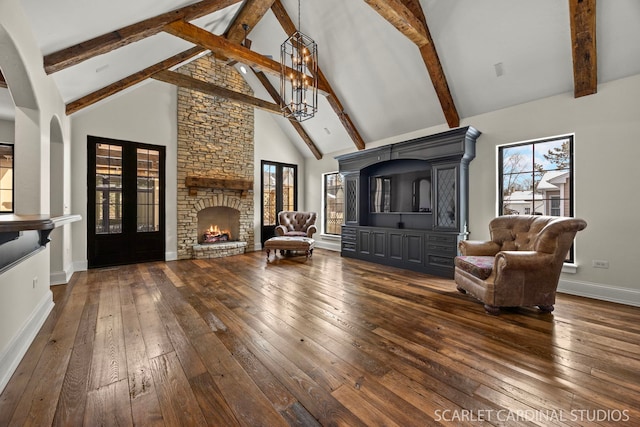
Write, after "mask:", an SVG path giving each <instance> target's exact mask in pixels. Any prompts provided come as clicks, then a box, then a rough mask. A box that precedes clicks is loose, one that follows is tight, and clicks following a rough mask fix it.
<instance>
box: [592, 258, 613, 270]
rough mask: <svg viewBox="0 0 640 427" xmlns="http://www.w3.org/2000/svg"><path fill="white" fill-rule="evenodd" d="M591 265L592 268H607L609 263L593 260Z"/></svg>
mask: <svg viewBox="0 0 640 427" xmlns="http://www.w3.org/2000/svg"><path fill="white" fill-rule="evenodd" d="M591 265H593V267H594V268H609V261H605V260H602V259H594V260H592V261H591Z"/></svg>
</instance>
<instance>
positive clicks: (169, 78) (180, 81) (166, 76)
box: [152, 70, 281, 114]
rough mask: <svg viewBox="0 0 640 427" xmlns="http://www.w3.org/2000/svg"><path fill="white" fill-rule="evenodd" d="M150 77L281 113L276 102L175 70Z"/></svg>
mask: <svg viewBox="0 0 640 427" xmlns="http://www.w3.org/2000/svg"><path fill="white" fill-rule="evenodd" d="M152 78H154V79H156V80H159V81H161V82H165V83H170V84H173V85H176V86H179V87H183V88H185V89H190V90H196V91H198V92H202V93H206V94H209V95H214V96H219V97H221V98H225V99H228V100H229V101H235V102H240V103H243V104H247V105H251V106H252V107H256V108H260V109H262V110H266V111H269V112H271V113H277V114H280V113H281V112H280V106H279V105H278V104H274V103H272V102H267V101H265V100H263V99H259V98H255V97H253V96H249V95H245V94H244V93H240V92H235V91H232V90H229V89H227V88H224V87H221V86H218V85H215V84H213V83H209V82H203V81H202V80H198V79H194V78H193V77H191V76H187V75H184V74H180V73H177V72H175V71H167V70H165V71H160V72H158V73H156V74H154V75H153V76H152Z"/></svg>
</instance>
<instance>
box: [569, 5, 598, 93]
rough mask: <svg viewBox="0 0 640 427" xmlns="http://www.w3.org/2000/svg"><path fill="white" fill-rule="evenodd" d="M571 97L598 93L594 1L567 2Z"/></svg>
mask: <svg viewBox="0 0 640 427" xmlns="http://www.w3.org/2000/svg"><path fill="white" fill-rule="evenodd" d="M569 19H570V22H571V45H572V46H571V47H572V49H571V52H572V56H573V95H574V97H576V98H579V97H581V96H586V95H592V94H594V93H596V92H597V91H598V58H597V54H598V52H597V49H596V0H569Z"/></svg>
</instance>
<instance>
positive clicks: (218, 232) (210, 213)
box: [198, 206, 240, 245]
mask: <svg viewBox="0 0 640 427" xmlns="http://www.w3.org/2000/svg"><path fill="white" fill-rule="evenodd" d="M239 234H240V211H239V210H237V209H233V208H229V207H224V206H214V207H210V208H205V209H202V210H201V211H200V212H198V243H199V244H203V245H206V244H215V243H223V242H235V241H238V238H239Z"/></svg>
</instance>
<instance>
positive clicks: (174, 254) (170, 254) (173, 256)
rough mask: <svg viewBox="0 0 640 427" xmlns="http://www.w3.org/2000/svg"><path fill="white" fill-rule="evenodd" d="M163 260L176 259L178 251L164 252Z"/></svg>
mask: <svg viewBox="0 0 640 427" xmlns="http://www.w3.org/2000/svg"><path fill="white" fill-rule="evenodd" d="M164 259H165V261H176V260H177V259H178V252H165V253H164Z"/></svg>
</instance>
